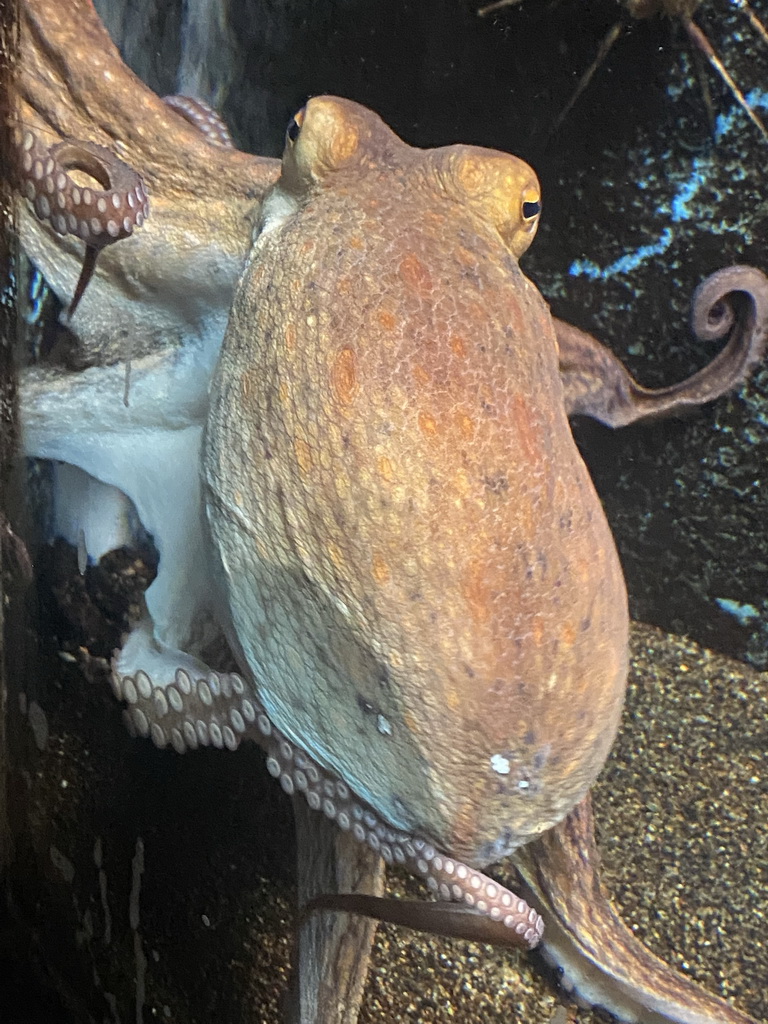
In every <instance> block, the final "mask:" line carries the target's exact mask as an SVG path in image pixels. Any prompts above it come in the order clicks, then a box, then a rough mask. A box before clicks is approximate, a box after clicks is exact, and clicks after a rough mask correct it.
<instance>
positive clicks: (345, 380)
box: [331, 345, 360, 405]
mask: <svg viewBox="0 0 768 1024" xmlns="http://www.w3.org/2000/svg"><path fill="white" fill-rule="evenodd" d="M359 387H360V385H359V383H358V380H357V356H356V355H355V350H354V349H353V348H350V347H349V346H348V345H345V346H344V348H342V349H340V350H339V351H338V352H337V353H336V358H335V359H334V361H333V365H332V367H331V388H332V390H333V394H334V395H335V397H336V400H337V401H338V402H339V404H340V405H351V404H352V402H353V401H354V398H355V396H356V395H357V392H358V390H359Z"/></svg>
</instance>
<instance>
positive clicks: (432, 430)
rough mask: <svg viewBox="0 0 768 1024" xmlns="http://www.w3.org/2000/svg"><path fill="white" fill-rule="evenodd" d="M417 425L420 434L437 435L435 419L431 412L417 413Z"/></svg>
mask: <svg viewBox="0 0 768 1024" xmlns="http://www.w3.org/2000/svg"><path fill="white" fill-rule="evenodd" d="M419 427H420V429H421V432H422V434H424V435H425V436H426V437H435V436H436V435H437V420H436V419H435V417H434V416H432V414H431V413H428V412H420V413H419Z"/></svg>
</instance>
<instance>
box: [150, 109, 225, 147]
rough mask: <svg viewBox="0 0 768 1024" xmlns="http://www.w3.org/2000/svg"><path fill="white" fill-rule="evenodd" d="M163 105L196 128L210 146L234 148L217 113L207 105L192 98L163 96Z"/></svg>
mask: <svg viewBox="0 0 768 1024" xmlns="http://www.w3.org/2000/svg"><path fill="white" fill-rule="evenodd" d="M163 103H166V104H167V105H168V106H169V107H171V108H172V109H173V110H175V111H176V113H177V114H180V115H181V116H182V117H183V118H184V119H185V120H186V121H189V123H190V124H193V125H194V126H195V128H198V129H199V130H200V131H201V132H202V134H203V135H204V136H205V137H206V139H207V140H208V142H210V143H211V145H213V146H221V147H222V149H234V148H235V144H234V142H233V141H232V136H231V135H230V134H229V128H227V126H226V124H225V123H224V121H223V120H222V118H221V117H220V116H219V114H218V112H217V111H216V110H214V109H213V107H209V106H208V104H207V103H204V102H203V101H202V100H196V99H194V98H193V97H192V96H163Z"/></svg>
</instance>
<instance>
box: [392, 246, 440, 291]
mask: <svg viewBox="0 0 768 1024" xmlns="http://www.w3.org/2000/svg"><path fill="white" fill-rule="evenodd" d="M399 270H400V277H402V279H403V281H404V282H405V284H406V286H407V287H408V288H409V289H410V290H411V291H413V292H415V293H416V294H417V295H418V296H419V297H420V298H426V297H427V296H428V295H429V294H430V293H431V292H432V276H431V274H430V273H429V271H428V270H427V268H426V267H425V266H424V264H423V263H422V262H421V260H420V259H419V258H418V256H416V255H414V253H409V254H408V255H407V256H404V257H403V258H402V260H401V261H400V267H399Z"/></svg>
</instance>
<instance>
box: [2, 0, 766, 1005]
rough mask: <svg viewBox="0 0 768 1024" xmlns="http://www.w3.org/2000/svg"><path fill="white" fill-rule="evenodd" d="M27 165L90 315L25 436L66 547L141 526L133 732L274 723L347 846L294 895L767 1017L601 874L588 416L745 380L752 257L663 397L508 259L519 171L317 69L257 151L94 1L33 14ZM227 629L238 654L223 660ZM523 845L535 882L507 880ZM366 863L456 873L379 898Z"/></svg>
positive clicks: (49, 247) (519, 197)
mask: <svg viewBox="0 0 768 1024" xmlns="http://www.w3.org/2000/svg"><path fill="white" fill-rule="evenodd" d="M86 56H87V60H86V59H84V58H85V57H86ZM137 93H140V94H141V95H142V97H143V101H142V105H143V114H142V118H141V122H140V123H138V122H137V121H136V120H135V118H134V117H133V115H132V109H133V107H134V105H135V97H136V95H137ZM17 157H18V159H17V165H18V167H17V178H18V188H19V196H20V199H19V203H20V205H19V217H20V226H21V238H22V243H23V245H24V248H25V251H26V252H27V253H28V255H29V257H30V258H31V259H32V260H33V261H34V262H35V264H36V265H37V266H39V267H40V269H41V270H42V272H43V273H44V275H45V277H46V279H47V280H48V281H49V282H50V284H51V287H52V288H53V289H54V290H55V291H56V292H57V294H58V295H59V297H60V298H61V300H62V302H63V303H64V304H65V305H69V313H68V315H67V326H68V329H69V330H70V332H72V333H73V334H74V335H75V337H76V339H77V343H78V344H77V350H76V355H75V356H74V357H73V356H71V355H69V356H67V357H66V358H63V359H62V360H60V361H59V362H56V361H49V362H42V363H39V364H36V365H32V366H30V367H28V368H27V369H26V371H25V373H24V377H23V380H22V388H21V416H22V426H23V445H24V451H25V453H26V454H27V455H29V456H33V457H35V458H39V459H46V460H52V461H54V462H55V466H56V469H55V480H54V502H55V518H56V528H57V531H58V532H59V533H60V534H61V535H62V536H65V537H66V538H68V539H70V540H71V541H72V542H73V543H75V544H76V545H77V546H78V549H79V552H80V554H81V557H82V559H83V561H87V560H88V559H91V560H95V559H98V558H99V557H100V556H101V555H102V554H103V553H105V552H106V551H109V550H112V549H113V548H116V547H119V546H121V545H124V544H130V543H132V542H133V541H134V539H135V536H136V533H137V531H138V530H139V529H141V530H143V531H146V532H147V533H150V534H151V535H152V537H153V539H154V543H155V546H156V548H157V551H158V554H159V569H158V574H157V577H156V579H155V581H154V582H153V583H152V584H151V585H150V587H149V588H148V590H147V592H146V595H145V609H144V615H143V617H142V618H141V620H140V621H138V622H136V623H135V624H134V626H133V628H132V630H131V632H130V633H129V634H128V636H127V637H126V638H125V641H124V643H123V644H122V647H121V649H120V650H119V651H118V652H116V654H115V657H114V660H113V664H112V684H113V689H114V692H115V695H116V697H117V698H118V699H119V700H120V701H121V702H123V704H124V705H125V718H126V722H127V724H128V726H129V728H130V729H131V730H132V731H133V732H135V733H136V734H138V735H140V736H143V737H151V739H152V740H153V742H154V743H155V744H156V745H157V746H160V747H164V746H168V747H171V748H173V749H174V750H176V751H177V752H179V753H183V752H184V751H188V750H195V749H197V748H199V747H201V746H213V747H216V748H221V749H227V750H230V751H234V750H236V749H237V748H238V747H239V746H240V744H241V743H242V742H243V741H244V740H253V741H255V742H257V743H259V744H260V745H261V746H262V747H263V748H264V749H265V752H266V767H267V770H268V772H269V773H270V774H271V775H272V776H274V778H275V779H276V780H278V782H279V784H280V786H281V787H282V789H283V790H284V791H285V793H286V794H288V795H289V796H291V797H292V798H293V799H294V801H295V804H296V807H297V821H298V822H299V823H300V827H303V828H305V829H306V830H307V831H308V833H310V834H316V835H318V836H320V835H324V834H327V833H323V832H322V829H323V828H325V826H324V825H322V822H323V821H324V820H326V821H327V822H331V823H332V824H333V826H334V830H333V831H332V832H331V833H330V834H331V836H332V839H331V840H330V843H331V846H333V844H334V843H335V844H336V845H335V846H333V848H334V849H335V856H337V858H338V859H339V860H340V861H341V862H342V867H343V866H344V865H347V866H349V865H350V864H352V863H353V862H354V863H355V865H356V866H358V867H360V866H361V867H362V874H363V875H364V878H363V880H362V881H360V880H359V879H358V884H357V886H356V888H355V890H354V891H349V892H347V893H342V892H337V893H331V894H327V895H322V894H320V895H317V898H316V899H315V900H314V902H313V903H310V907H312V906H314V907H321V906H324V907H333V908H336V909H344V910H348V911H353V912H355V913H357V914H360V915H368V916H372V917H377V918H380V919H384V920H391V921H395V922H401V923H405V924H409V925H411V926H414V927H421V928H424V929H427V930H433V931H437V932H441V933H445V934H452V935H467V936H472V937H475V938H480V939H482V940H484V941H492V942H500V943H506V944H511V945H518V946H522V947H523V948H533V947H535V946H537V945H539V944H540V943H542V944H543V948H544V950H545V955H546V956H547V957H548V958H549V959H550V960H551V962H552V963H553V964H554V965H555V966H557V967H559V968H561V969H563V970H564V971H565V972H566V976H567V978H568V984H569V986H570V987H571V988H572V990H573V992H574V993H575V994H576V996H577V997H578V998H579V999H581V1000H582V1001H585V1002H588V1003H590V1004H592V1005H600V1006H604V1007H605V1008H607V1009H608V1010H610V1012H612V1013H614V1014H615V1015H616V1016H617V1017H618V1018H619V1019H620V1020H623V1021H632V1020H654V1021H669V1022H684V1021H700V1022H712V1024H714V1022H715V1021H719V1022H729V1024H739V1022H741V1024H747V1022H748V1021H749V1020H750V1018H748V1017H746V1016H745V1015H744V1014H742V1013H740V1012H738V1011H736V1010H734V1009H733V1008H732V1007H730V1006H728V1005H727V1004H726V1003H724V1002H723V1001H721V1000H719V999H717V998H716V997H714V996H712V995H709V994H708V993H706V992H704V991H703V990H702V989H700V988H699V987H697V986H696V985H694V984H693V983H692V982H690V981H689V980H687V979H685V978H683V977H682V976H680V975H679V974H677V973H676V972H674V971H673V970H672V969H671V968H669V967H667V966H666V965H665V964H663V963H662V962H661V961H659V960H657V959H656V958H655V957H653V956H652V955H651V954H650V953H649V952H648V951H647V950H646V949H645V948H644V947H643V946H642V945H641V944H640V943H639V942H638V940H637V939H636V938H635V937H634V936H633V934H632V932H631V930H630V929H629V928H627V927H626V926H625V925H624V924H623V923H622V922H621V921H620V920H619V919H618V918H617V917H616V915H615V914H614V913H613V911H612V910H611V908H610V905H609V904H608V902H607V899H606V898H605V897H604V895H603V894H602V891H601V889H600V886H599V880H598V858H597V852H596V847H595V842H594V835H593V823H592V818H591V811H590V805H589V797H588V793H589V789H590V787H591V786H592V784H593V783H594V781H595V779H596V777H597V775H598V773H599V771H600V769H601V767H602V766H603V764H604V762H605V759H606V757H607V755H608V752H609V750H610V747H611V744H612V742H613V739H614V736H615V734H616V730H617V727H618V723H619V718H620V715H621V709H622V703H623V696H624V690H625V685H626V673H627V636H628V615H627V600H626V589H625V585H624V580H623V577H622V573H621V568H620V565H619V561H618V558H617V555H616V550H615V547H614V544H613V540H612V538H611V534H610V530H609V527H608V524H607V521H606V519H605V516H604V514H603V511H602V508H601V505H600V502H599V499H598V497H597V494H596V492H595V490H594V488H593V486H592V483H591V480H590V478H589V475H588V473H587V470H586V468H585V466H584V464H583V462H582V460H581V458H580V456H579V454H578V451H577V449H576V446H575V444H574V441H573V439H572V436H571V432H570V428H569V424H568V416H573V415H588V416H592V417H594V418H597V419H599V420H601V421H602V422H603V423H605V424H607V425H609V426H613V427H618V426H622V425H624V424H627V423H630V422H634V421H637V420H642V419H650V418H654V417H658V416H664V415H674V414H679V413H680V412H681V411H684V410H686V409H688V408H690V407H692V406H697V405H699V404H701V403H702V402H707V401H710V400H712V399H714V398H716V397H717V396H719V395H720V394H722V393H723V392H725V391H727V390H729V389H731V388H733V387H734V386H736V385H737V384H738V383H740V382H741V381H742V380H744V379H745V377H746V375H747V374H748V373H749V371H750V369H751V368H752V367H753V366H754V365H755V364H756V362H757V361H759V360H760V359H761V357H762V355H763V352H764V347H765V335H766V318H767V317H768V281H767V280H766V278H765V277H764V275H763V274H762V273H761V272H759V271H758V270H755V269H753V268H750V267H744V266H733V267H728V268H725V269H723V270H721V271H719V272H718V273H716V274H714V275H712V276H711V277H709V278H708V279H707V280H706V281H704V282H703V283H702V285H701V286H700V287H699V289H698V291H697V292H696V294H695V296H694V299H693V326H694V331H695V333H696V334H697V336H699V337H701V338H725V337H727V343H726V344H725V346H724V348H723V349H722V351H721V352H720V354H719V355H718V356H717V357H716V358H715V359H714V360H713V361H712V362H711V363H710V364H708V365H707V366H706V367H705V368H704V369H702V370H701V371H699V373H697V374H695V375H694V376H693V377H691V378H689V379H688V380H685V381H683V382H681V383H679V384H676V385H673V386H671V387H667V388H663V389H657V390H650V389H645V388H643V387H641V386H640V385H639V384H638V383H637V382H636V381H634V380H633V379H632V377H631V376H630V375H629V374H628V372H627V371H626V370H625V369H624V367H623V366H622V364H621V363H620V361H619V360H618V359H616V357H615V356H613V355H612V354H611V353H610V352H609V351H608V350H607V349H606V348H605V347H604V346H603V345H601V344H600V343H599V342H597V341H596V340H595V339H594V338H593V337H591V336H590V335H589V334H586V333H585V332H583V331H580V330H578V329H576V328H574V327H572V326H570V325H568V324H566V323H564V322H562V321H559V320H557V319H556V318H554V317H552V315H551V313H550V311H549V308H548V306H547V305H546V303H545V301H544V299H543V298H542V296H541V295H540V293H539V292H538V291H537V289H536V288H535V286H534V285H533V284H532V283H531V282H530V281H529V280H528V279H527V278H526V277H525V276H524V274H523V273H522V271H521V269H520V266H519V259H520V257H521V256H522V255H523V254H524V252H525V251H526V249H527V248H528V247H529V245H530V244H531V242H532V241H533V238H534V235H535V233H536V228H537V225H538V222H539V218H540V214H541V194H540V188H539V184H538V181H537V179H536V176H535V174H534V172H533V171H532V169H531V168H530V167H528V166H527V165H526V164H525V163H524V162H523V161H521V160H519V159H517V158H516V157H514V156H510V155H508V154H504V153H500V152H496V151H493V150H487V149H482V148H480V147H476V146H465V145H454V146H449V147H444V148H441V149H433V150H419V149H416V148H413V147H411V146H409V145H407V144H406V143H404V142H403V141H401V140H400V139H399V138H398V137H397V136H396V135H395V134H394V133H393V132H392V131H391V130H390V129H389V128H388V127H387V126H386V125H385V124H384V122H383V121H382V120H381V119H380V118H379V117H378V116H377V115H376V114H374V113H373V112H372V111H370V110H367V109H366V108H364V107H362V106H360V105H358V104H356V103H353V102H352V101H349V100H344V99H340V98H337V97H330V96H323V97H316V98H314V99H312V100H310V101H309V102H308V103H307V104H306V106H305V107H304V108H302V110H300V111H299V112H298V113H297V114H296V115H295V117H294V118H293V119H292V120H291V122H290V124H289V125H288V128H287V132H286V141H285V150H284V154H283V158H282V161H281V162H280V163H278V162H277V161H273V160H267V159H262V158H258V157H252V156H249V155H247V154H243V153H240V152H238V151H237V150H236V149H235V148H234V147H233V145H232V143H231V139H230V138H229V136H228V134H227V133H226V129H225V127H224V126H222V124H221V122H220V120H219V119H218V118H217V117H216V115H215V113H214V112H212V111H210V110H209V109H208V108H207V107H206V106H205V105H204V104H202V103H201V102H200V101H198V100H194V99H190V98H186V97H172V98H168V99H167V100H166V101H162V100H160V99H159V98H158V97H156V96H154V95H153V94H152V93H150V92H149V90H147V89H146V88H145V87H144V86H143V85H142V84H141V83H139V82H138V81H137V80H136V79H135V78H134V77H133V76H132V75H131V73H130V72H129V71H128V70H127V69H126V68H125V67H124V66H123V65H122V63H121V61H120V58H119V56H118V54H117V52H116V50H115V48H114V47H113V45H112V44H111V42H110V40H109V38H108V36H107V34H106V32H105V31H104V29H103V27H102V26H101V24H100V23H99V21H98V18H97V16H96V14H95V12H94V10H93V8H92V6H91V4H90V0H75V2H73V3H72V4H70V5H67V6H66V8H62V7H61V6H60V5H59V6H57V5H56V4H54V3H53V2H52V0H26V3H25V4H24V6H23V11H22V62H21V75H20V104H19V126H18V131H17ZM78 174H79V175H85V176H86V177H87V179H88V180H87V181H86V182H83V180H82V179H81V178H79V177H77V175H78ZM131 197H132V198H133V202H132V201H131ZM128 211H130V213H129V212H128ZM76 239H77V240H76ZM83 247H84V248H85V262H84V263H83V262H82V261H83V255H82V249H83ZM89 251H91V255H90V256H89ZM95 253H98V254H99V260H98V264H97V262H96V259H95ZM116 324H121V325H123V329H122V330H116V329H115V325H116ZM222 634H223V635H224V636H225V637H226V639H227V641H228V644H229V647H230V649H231V651H232V653H233V655H234V658H235V660H236V662H237V666H238V671H229V670H226V671H220V670H217V666H215V665H214V666H212V665H210V664H209V663H208V662H207V661H206V660H205V652H206V650H208V649H210V645H211V642H212V641H215V640H216V639H217V638H218V637H220V636H221V635H222ZM305 808H308V809H309V812H311V813H309V814H307V812H306V810H305ZM302 822H303V823H304V824H303V825H301V823H302ZM300 845H301V844H300ZM508 855H512V856H513V857H514V858H515V860H514V862H515V864H516V866H517V867H518V870H519V872H520V874H521V881H522V884H523V886H524V890H521V892H515V891H512V890H510V889H508V888H506V887H505V886H504V885H502V884H501V883H500V882H498V881H496V880H495V879H494V878H493V877H491V876H490V875H489V874H487V869H488V867H489V865H491V864H493V863H495V862H496V861H498V860H499V859H501V858H503V857H506V856H508ZM355 858H358V859H357V860H355ZM384 864H393V865H400V866H402V867H404V868H406V869H407V870H409V871H411V872H412V873H413V874H415V875H417V876H418V877H419V878H420V879H422V880H423V882H424V884H425V887H426V889H427V890H428V891H430V892H431V893H432V894H433V895H434V896H435V897H437V901H436V902H429V901H425V902H423V903H416V904H408V903H402V902H398V901H391V900H384V899H382V898H381V896H380V891H381V885H380V876H381V869H382V866H383V865H384ZM305 888H308V890H309V891H310V892H311V891H312V885H311V884H310V885H309V886H308V887H305ZM316 890H317V886H315V893H316ZM524 897H525V898H524ZM451 904H454V905H455V908H454V910H451ZM456 908H458V909H456ZM345 927H346V926H345ZM353 927H355V926H354V925H349V927H348V929H347V931H344V928H342V929H341V934H339V932H338V930H337V932H336V933H333V934H332V935H327V936H326V937H325V939H324V940H323V941H324V942H325V950H326V952H325V954H324V955H330V954H328V948H330V947H331V946H333V944H334V943H335V944H336V946H341V945H342V944H343V943H344V942H347V943H349V941H350V940H349V936H350V934H352V933H351V932H350V931H349V929H351V928H353ZM354 934H355V935H356V936H358V938H357V939H356V940H355V941H356V942H357V943H359V948H355V950H354V952H355V957H354V959H356V960H357V966H356V970H357V975H356V976H355V978H353V980H352V981H349V982H345V981H344V980H342V979H339V985H340V986H343V985H344V984H348V985H349V988H350V990H351V989H354V988H355V987H356V986H357V988H360V987H361V984H358V982H359V976H360V974H361V973H362V977H363V978H364V973H365V969H366V964H367V961H366V958H365V956H364V955H363V954H364V952H365V950H366V949H367V947H368V946H369V945H370V939H371V936H372V932H371V930H370V929H368V931H366V932H365V933H364V936H365V937H364V938H361V937H360V936H362V935H363V933H361V932H355V933H354ZM318 941H319V940H318ZM361 949H362V953H361ZM314 955H317V951H315V953H314ZM305 959H306V958H305ZM354 971H355V968H350V972H351V975H354ZM352 1004H354V1005H352V1006H351V1008H350V1009H349V1014H348V1018H347V1019H349V1020H353V1019H354V1017H355V1014H356V1004H355V1001H354V999H352ZM316 1013H317V1016H316V1017H315V1018H313V1019H318V1020H322V1019H326V1018H325V1017H323V1015H322V1011H321V1010H319V1009H316Z"/></svg>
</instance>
